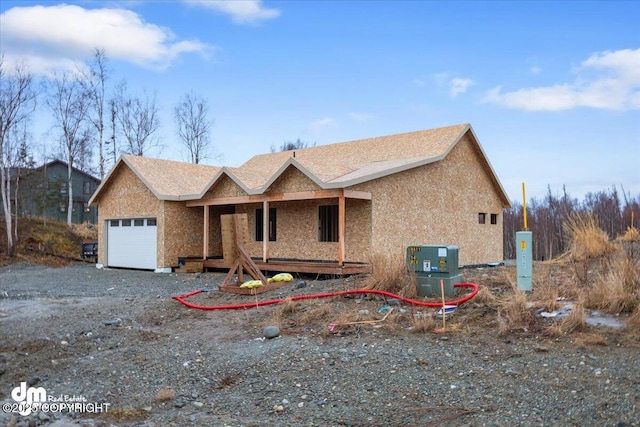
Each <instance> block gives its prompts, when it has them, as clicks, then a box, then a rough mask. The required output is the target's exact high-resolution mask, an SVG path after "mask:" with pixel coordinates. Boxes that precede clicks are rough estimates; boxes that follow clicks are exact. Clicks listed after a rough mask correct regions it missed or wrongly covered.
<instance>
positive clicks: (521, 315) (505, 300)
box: [496, 281, 532, 336]
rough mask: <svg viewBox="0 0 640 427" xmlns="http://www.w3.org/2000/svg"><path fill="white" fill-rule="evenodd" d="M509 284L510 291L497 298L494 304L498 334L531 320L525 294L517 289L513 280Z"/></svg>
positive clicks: (524, 324)
mask: <svg viewBox="0 0 640 427" xmlns="http://www.w3.org/2000/svg"><path fill="white" fill-rule="evenodd" d="M510 284H511V292H510V293H508V294H507V295H506V296H504V297H502V298H499V299H498V302H497V304H496V305H497V310H498V332H499V334H500V336H504V335H506V334H507V333H508V332H509V331H510V330H513V329H518V328H522V327H525V326H527V325H528V324H529V323H530V322H531V320H532V315H531V312H530V311H529V309H528V308H527V294H526V293H525V292H523V291H521V290H519V289H518V288H517V286H516V285H515V283H514V282H513V281H510Z"/></svg>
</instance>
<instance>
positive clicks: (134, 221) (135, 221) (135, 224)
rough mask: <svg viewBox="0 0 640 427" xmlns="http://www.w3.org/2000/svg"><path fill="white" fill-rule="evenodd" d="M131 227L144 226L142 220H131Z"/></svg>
mask: <svg viewBox="0 0 640 427" xmlns="http://www.w3.org/2000/svg"><path fill="white" fill-rule="evenodd" d="M133 225H134V226H135V227H143V226H144V219H134V220H133Z"/></svg>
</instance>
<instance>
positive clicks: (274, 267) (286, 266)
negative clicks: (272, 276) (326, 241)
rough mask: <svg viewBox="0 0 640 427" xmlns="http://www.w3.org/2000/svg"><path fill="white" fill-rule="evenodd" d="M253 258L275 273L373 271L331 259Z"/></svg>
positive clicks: (218, 265)
mask: <svg viewBox="0 0 640 427" xmlns="http://www.w3.org/2000/svg"><path fill="white" fill-rule="evenodd" d="M252 259H253V262H254V263H255V264H256V265H257V266H258V268H259V269H260V270H261V271H270V272H275V273H308V274H334V275H337V276H344V275H350V274H368V273H371V265H370V264H365V263H354V262H345V263H343V265H342V266H341V265H339V264H338V262H329V261H308V260H269V261H268V262H263V261H262V259H257V258H252ZM192 260H193V259H192ZM199 261H200V260H199ZM202 264H203V267H204V268H211V269H226V270H228V269H230V268H231V267H232V266H231V265H229V264H227V263H225V262H224V260H223V259H220V258H209V259H206V260H202Z"/></svg>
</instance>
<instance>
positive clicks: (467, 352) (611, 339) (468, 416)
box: [0, 263, 640, 427]
mask: <svg viewBox="0 0 640 427" xmlns="http://www.w3.org/2000/svg"><path fill="white" fill-rule="evenodd" d="M463 274H464V275H465V278H466V279H467V280H468V281H471V282H474V283H478V284H479V285H481V287H484V288H486V289H487V290H488V291H489V292H490V293H491V294H492V295H494V296H497V297H500V296H503V295H506V294H508V293H509V292H511V288H510V284H509V279H510V278H511V277H513V275H514V274H515V272H514V269H513V267H508V266H507V267H496V268H482V269H466V270H463ZM545 274H546V275H547V276H546V277H547V278H546V279H545V280H556V281H558V282H559V283H560V282H562V280H563V277H564V276H563V274H564V275H566V274H568V273H567V272H563V271H556V272H545ZM222 277H223V275H222V274H221V273H202V274H155V273H151V272H141V271H130V270H117V269H111V270H108V269H107V270H97V269H95V267H94V266H93V265H90V264H83V263H74V264H72V265H69V266H66V267H61V268H51V267H41V266H34V265H29V264H25V263H22V264H14V265H9V266H6V267H2V268H0V401H1V402H2V403H3V412H2V413H0V425H9V426H31V425H46V426H55V427H64V426H77V425H85V426H171V425H173V426H185V425H194V426H196V425H212V426H263V425H273V426H334V425H335V426H412V425H414V426H425V425H450V426H458V425H468V426H482V425H487V426H507V425H509V426H511V425H523V426H528V425H541V426H547V425H558V426H565V425H570V426H605V425H611V426H638V425H640V421H639V420H640V370H638V362H639V361H640V341H639V339H638V334H637V333H635V332H634V331H629V330H628V329H624V324H625V318H624V316H623V317H620V318H618V319H614V320H615V322H614V323H613V324H612V325H613V326H616V327H609V326H602V325H586V326H585V327H583V328H581V329H580V330H578V331H576V332H573V333H571V334H567V335H560V336H557V335H549V334H548V333H546V331H547V330H548V328H549V326H552V325H553V323H554V322H556V320H554V319H552V318H544V317H541V316H540V315H539V314H540V312H541V309H542V306H541V305H540V304H537V303H536V302H535V297H534V296H535V295H531V296H530V298H529V299H530V300H531V303H530V304H529V310H530V313H531V317H530V318H529V320H528V321H527V322H525V323H522V324H519V325H517V326H515V327H513V328H511V329H509V328H507V329H508V331H507V332H506V333H505V332H504V329H505V328H504V325H501V324H500V322H501V320H500V318H499V317H498V316H497V313H496V307H495V306H493V305H492V304H490V303H487V302H482V301H480V300H478V301H474V300H472V301H470V302H469V303H466V304H464V305H463V306H460V307H459V308H458V309H457V310H456V313H455V314H454V315H452V316H451V318H449V319H448V321H447V324H446V331H444V332H442V331H440V332H436V329H438V328H441V319H439V318H437V317H436V316H435V311H436V310H435V309H431V308H421V307H414V306H411V305H407V304H396V301H389V300H382V299H379V298H372V297H367V298H359V297H355V298H345V297H336V298H327V299H317V300H316V299H314V300H305V301H302V302H296V303H292V302H290V301H286V302H285V303H283V304H278V305H272V306H267V307H260V308H251V309H242V310H214V311H202V310H194V309H189V308H187V307H185V306H183V305H182V304H180V303H178V302H177V301H176V300H174V299H172V298H171V296H172V295H177V294H182V293H186V292H189V291H192V290H196V289H207V290H210V292H205V293H201V294H199V295H196V296H194V297H192V298H191V299H190V301H193V302H197V303H200V304H204V305H225V304H236V303H247V302H248V303H252V302H254V301H257V300H266V299H275V298H287V297H291V296H294V295H302V294H312V293H321V292H330V291H336V290H346V289H358V288H359V287H360V286H361V284H362V282H363V279H361V278H348V279H338V278H328V279H326V280H317V279H316V278H314V277H304V278H300V277H297V278H296V279H295V280H294V281H293V282H291V283H290V284H288V285H286V286H284V287H282V288H280V289H278V290H275V291H271V292H269V293H266V294H262V295H259V296H258V297H257V298H256V297H254V296H240V295H233V294H228V293H222V292H219V291H217V285H218V284H219V283H220V282H221V280H222ZM534 294H535V293H534ZM390 309H391V312H390V313H389V310H390ZM387 314H388V316H387V317H384V316H385V315H387ZM358 322H368V323H358ZM336 323H337V324H338V325H337V326H336V325H335V324H336ZM347 323H352V324H347ZM332 324H334V327H333V331H332V330H330V329H331V328H330V326H331V325H332ZM266 326H278V327H279V329H280V335H279V336H278V337H277V338H273V339H266V338H265V337H264V328H265V327H266ZM620 326H622V327H620ZM22 382H26V383H27V386H28V387H42V388H44V389H45V390H46V393H47V396H48V398H49V399H51V398H52V397H53V398H54V399H60V401H65V400H66V401H70V402H72V403H82V404H83V405H84V406H82V405H80V406H77V407H75V408H74V410H58V411H49V412H45V411H40V412H33V413H31V414H29V415H20V414H17V413H15V412H12V409H16V407H15V405H14V407H12V404H15V403H16V402H15V399H14V398H12V391H13V390H14V389H15V388H16V387H19V386H20V384H21V383H22ZM50 401H51V400H50ZM51 402H55V400H54V401H51ZM7 405H9V406H7Z"/></svg>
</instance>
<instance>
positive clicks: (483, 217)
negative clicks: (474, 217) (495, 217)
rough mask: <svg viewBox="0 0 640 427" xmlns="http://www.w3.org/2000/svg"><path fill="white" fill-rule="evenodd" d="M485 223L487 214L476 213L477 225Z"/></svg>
mask: <svg viewBox="0 0 640 427" xmlns="http://www.w3.org/2000/svg"><path fill="white" fill-rule="evenodd" d="M486 223H487V214H486V213H484V212H480V213H478V224H486Z"/></svg>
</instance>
